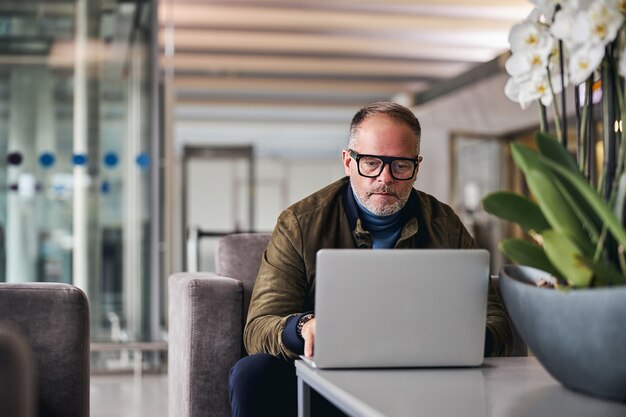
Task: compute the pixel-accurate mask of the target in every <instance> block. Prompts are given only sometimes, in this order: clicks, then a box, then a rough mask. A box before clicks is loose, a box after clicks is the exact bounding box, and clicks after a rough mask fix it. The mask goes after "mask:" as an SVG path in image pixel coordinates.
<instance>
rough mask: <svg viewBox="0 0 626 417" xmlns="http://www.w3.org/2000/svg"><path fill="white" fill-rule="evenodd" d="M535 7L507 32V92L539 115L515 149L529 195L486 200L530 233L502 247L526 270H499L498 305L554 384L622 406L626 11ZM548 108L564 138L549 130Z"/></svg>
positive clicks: (625, 383)
mask: <svg viewBox="0 0 626 417" xmlns="http://www.w3.org/2000/svg"><path fill="white" fill-rule="evenodd" d="M534 3H536V4H538V5H539V7H537V8H536V9H535V10H534V11H533V12H532V13H531V15H530V16H529V17H528V19H527V20H526V21H524V22H522V23H520V24H518V25H516V26H514V27H513V28H512V30H511V33H510V36H509V41H510V44H511V52H512V54H511V56H510V58H509V59H508V60H507V63H506V69H507V72H508V73H509V74H510V75H511V78H510V79H509V81H508V83H507V85H506V87H505V93H506V94H507V96H509V97H510V98H511V99H513V100H515V101H517V102H519V103H520V104H521V105H522V107H526V106H528V105H530V104H531V103H534V102H537V104H538V106H539V108H540V116H541V117H540V121H541V130H542V132H539V133H538V134H537V135H536V149H531V148H529V147H525V146H522V145H520V144H512V145H511V150H512V155H513V160H514V162H515V164H516V166H517V167H519V168H520V170H521V171H522V173H523V175H524V178H525V180H526V183H527V185H528V188H529V191H530V193H531V198H528V197H525V196H523V195H518V194H515V193H512V192H506V191H502V192H497V193H493V194H491V195H489V196H487V197H485V199H484V200H483V201H482V204H483V207H484V209H485V210H486V211H487V212H489V213H491V214H494V215H496V216H498V217H500V218H503V219H505V220H509V221H511V222H514V223H517V224H518V225H519V226H520V227H521V228H522V229H523V230H524V232H525V233H526V235H527V238H526V239H517V238H513V239H507V240H504V241H502V242H501V243H500V249H501V251H502V252H503V253H504V254H505V255H506V256H507V257H509V258H510V259H511V260H512V261H514V262H515V263H517V264H518V265H516V266H514V265H509V266H505V267H504V268H503V269H502V270H501V272H500V277H501V280H500V287H501V291H502V297H503V300H504V304H505V306H506V308H507V310H508V312H509V314H510V316H511V319H512V321H513V323H514V324H515V326H516V328H517V330H518V331H519V332H520V334H521V335H522V337H523V338H524V340H525V341H526V343H527V344H528V346H529V348H530V349H531V351H532V352H533V353H534V354H535V355H536V356H537V359H538V360H539V361H540V362H541V363H542V365H543V366H544V367H545V368H546V370H547V371H548V372H550V373H551V374H552V375H553V376H554V377H555V378H556V379H557V380H559V381H560V382H561V383H562V384H563V385H565V386H566V387H569V388H572V389H574V390H577V391H581V392H584V393H588V394H593V395H598V396H602V397H605V398H610V399H617V400H622V401H624V400H626V254H625V253H624V252H625V248H626V229H625V227H624V225H625V219H624V214H625V213H624V211H625V208H626V207H625V202H626V172H625V170H624V158H625V155H624V154H625V153H626V145H625V144H624V140H625V139H626V134H625V132H624V129H621V128H620V126H621V120H623V119H624V116H626V105H625V101H624V78H623V77H624V75H626V50H625V47H626V34H625V33H624V32H625V29H624V22H625V21H624V13H625V10H624V7H626V2H624V1H619V0H594V1H589V0H587V1H585V0H578V1H572V0H567V1H566V0H563V1H554V0H543V1H541V0H536V1H534ZM598 82H601V86H602V88H601V92H602V130H603V150H604V158H603V161H602V173H601V175H599V176H596V175H594V172H593V164H592V161H593V159H594V156H593V149H594V146H593V145H594V138H593V137H592V134H591V129H590V126H591V124H592V120H593V119H592V106H593V104H592V94H591V92H592V86H593V85H594V83H596V84H597V83H598ZM568 85H573V86H574V90H575V97H576V110H577V112H576V114H577V115H578V121H579V123H578V132H577V133H578V134H577V146H576V151H575V152H574V153H575V155H574V156H573V155H572V154H571V153H570V152H569V151H568V150H567V145H568V144H567V137H568V135H567V132H566V127H567V124H566V116H567V114H566V109H565V105H566V101H565V99H564V95H565V92H566V91H567V86H568ZM583 88H584V92H583ZM581 96H582V97H584V98H583V99H581V100H579V99H578V98H579V97H581ZM558 98H561V102H560V106H559V103H557V101H558ZM547 106H551V107H552V110H553V114H554V125H555V131H556V137H555V136H552V135H549V134H548V133H547V120H546V107H547ZM559 107H560V108H559ZM579 107H580V108H581V109H580V112H579V111H578V110H579ZM528 284H532V285H528ZM545 287H548V288H545Z"/></svg>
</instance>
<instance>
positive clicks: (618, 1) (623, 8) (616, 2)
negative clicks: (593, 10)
mask: <svg viewBox="0 0 626 417" xmlns="http://www.w3.org/2000/svg"><path fill="white" fill-rule="evenodd" d="M606 4H607V6H609V7H610V8H611V9H613V10H617V11H618V12H619V13H622V14H623V13H626V0H606Z"/></svg>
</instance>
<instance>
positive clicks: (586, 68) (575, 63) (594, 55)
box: [569, 44, 604, 85]
mask: <svg viewBox="0 0 626 417" xmlns="http://www.w3.org/2000/svg"><path fill="white" fill-rule="evenodd" d="M602 58H604V46H603V45H602V44H587V45H583V46H582V47H580V48H578V49H577V50H576V51H575V52H574V53H573V54H572V56H571V57H570V59H569V74H570V80H571V82H572V83H573V84H574V85H577V84H580V83H582V82H583V81H585V80H586V79H587V78H589V76H590V75H591V74H592V73H593V71H595V70H596V68H598V66H599V65H600V62H602Z"/></svg>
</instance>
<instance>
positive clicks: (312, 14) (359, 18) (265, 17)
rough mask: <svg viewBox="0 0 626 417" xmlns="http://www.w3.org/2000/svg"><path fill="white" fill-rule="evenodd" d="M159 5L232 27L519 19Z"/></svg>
mask: <svg viewBox="0 0 626 417" xmlns="http://www.w3.org/2000/svg"><path fill="white" fill-rule="evenodd" d="M163 5H164V7H160V8H159V23H160V24H161V25H168V24H169V23H172V24H173V25H174V27H175V28H176V27H185V26H194V27H205V26H211V27H231V28H234V29H241V28H246V27H249V28H259V29H271V30H276V29H289V30H320V31H323V30H343V31H346V30H362V31H363V30H365V31H370V32H375V31H396V32H397V31H411V32H414V31H418V32H419V31H432V30H435V31H448V32H463V31H468V30H500V31H503V32H504V33H508V31H509V30H510V28H511V26H512V25H513V24H514V23H516V22H517V21H519V20H520V19H519V18H518V19H485V18H479V17H477V18H472V19H468V18H467V16H432V15H430V16H428V15H423V14H410V13H409V14H407V13H384V12H369V11H366V12H362V11H347V12H343V11H334V10H330V11H329V10H321V9H304V10H302V9H294V8H289V7H282V8H281V7H276V8H269V7H257V6H254V5H251V6H245V7H242V6H236V5H235V6H230V5H225V4H207V3H174V4H172V5H169V6H168V3H163Z"/></svg>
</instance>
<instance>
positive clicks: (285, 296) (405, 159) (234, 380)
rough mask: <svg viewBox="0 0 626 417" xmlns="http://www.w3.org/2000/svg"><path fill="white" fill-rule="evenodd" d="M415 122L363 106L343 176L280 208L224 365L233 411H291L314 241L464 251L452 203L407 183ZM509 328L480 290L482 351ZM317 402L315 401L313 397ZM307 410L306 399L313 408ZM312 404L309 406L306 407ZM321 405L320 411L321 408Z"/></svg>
mask: <svg viewBox="0 0 626 417" xmlns="http://www.w3.org/2000/svg"><path fill="white" fill-rule="evenodd" d="M420 138H421V127H420V124H419V122H418V120H417V118H416V117H415V115H414V114H413V113H412V112H411V111H410V110H409V109H407V108H405V107H403V106H400V105H398V104H395V103H388V102H380V103H371V104H368V105H367V106H365V107H363V108H362V109H361V110H360V111H359V112H358V113H357V114H356V115H355V116H354V118H353V119H352V123H351V126H350V142H349V144H348V149H346V150H344V151H343V152H342V158H343V165H344V168H345V172H346V175H347V177H346V178H343V179H341V180H339V181H337V182H335V183H333V184H330V185H329V186H327V187H325V188H323V189H322V190H320V191H317V192H316V193H314V194H312V195H311V196H309V197H307V198H305V199H304V200H302V201H300V202H298V203H295V204H294V205H292V206H291V207H289V208H287V209H286V210H284V211H283V212H282V213H281V214H280V216H279V217H278V221H277V224H276V227H275V229H274V233H273V235H272V239H271V241H270V243H269V245H268V247H267V249H266V251H265V253H264V256H263V259H262V262H261V267H260V270H259V274H258V276H257V280H256V284H255V287H254V291H253V294H252V300H251V302H250V309H249V311H248V319H247V323H246V327H245V330H244V343H245V346H246V350H247V351H248V353H249V354H250V355H251V356H248V357H246V358H243V359H242V360H240V361H239V362H238V363H237V364H236V365H235V366H234V367H233V369H232V370H231V376H230V381H229V385H230V394H231V406H232V410H233V416H252V415H254V416H260V415H268V416H269V415H272V416H276V415H285V416H289V415H295V414H296V377H295V369H294V366H293V363H292V362H291V360H292V359H294V358H297V357H298V355H299V354H302V353H304V354H305V355H307V356H312V355H313V351H314V349H315V315H314V305H315V300H314V295H315V290H314V289H315V255H316V253H317V251H318V250H319V249H321V248H373V249H377V248H468V249H469V248H474V247H475V244H474V240H473V239H472V237H471V236H470V234H469V233H468V232H467V230H466V229H465V227H463V225H462V223H461V221H460V220H459V218H458V217H457V215H456V214H455V213H454V212H453V211H452V209H451V208H450V207H449V206H447V205H445V204H443V203H441V202H439V201H437V200H436V199H435V198H434V197H432V196H430V195H428V194H426V193H423V192H420V191H417V190H415V189H413V183H414V182H415V179H416V177H417V173H418V171H419V164H420V162H421V161H422V157H421V156H420ZM510 334H511V333H510V326H509V322H508V319H507V316H506V314H505V313H504V311H503V309H502V306H501V304H500V302H499V300H498V298H497V295H496V294H495V293H493V291H491V292H490V299H489V306H488V312H487V340H486V352H485V353H486V354H502V353H505V352H507V351H508V350H509V349H510V347H509V342H508V341H509V339H510ZM320 404H321V405H320V407H324V406H325V405H324V404H323V402H320ZM314 407H315V405H314ZM314 411H315V408H314ZM329 414H330V411H329V410H327V409H325V410H324V411H322V412H320V415H329Z"/></svg>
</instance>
